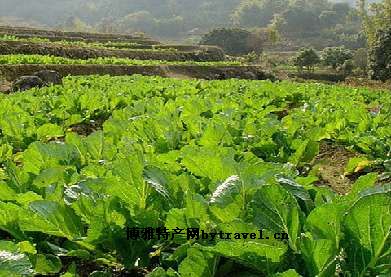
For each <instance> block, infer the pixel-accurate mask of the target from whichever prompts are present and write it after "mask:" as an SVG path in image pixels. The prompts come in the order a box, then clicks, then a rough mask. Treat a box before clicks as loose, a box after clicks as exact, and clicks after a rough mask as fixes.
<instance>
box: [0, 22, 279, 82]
mask: <svg viewBox="0 0 391 277" xmlns="http://www.w3.org/2000/svg"><path fill="white" fill-rule="evenodd" d="M0 53H1V57H0V74H1V75H2V76H3V78H4V77H5V78H6V79H8V80H13V79H15V78H16V77H18V76H21V75H26V74H31V72H34V70H41V69H54V70H57V71H59V72H60V73H62V74H65V75H68V74H71V75H89V74H113V75H122V74H125V75H126V74H133V73H139V74H147V75H156V74H158V75H161V76H176V77H181V78H203V79H226V78H234V77H237V78H247V79H265V78H269V77H270V78H272V76H270V75H268V74H265V73H264V72H263V71H262V70H261V69H260V68H259V67H256V66H245V65H241V64H240V63H238V62H227V61H225V55H224V52H223V51H222V50H221V49H220V48H218V47H213V46H191V45H190V46H189V45H164V44H161V43H159V42H156V41H153V40H152V39H150V38H146V37H142V36H133V35H121V34H91V33H75V32H60V31H49V30H35V29H29V28H16V27H0Z"/></svg>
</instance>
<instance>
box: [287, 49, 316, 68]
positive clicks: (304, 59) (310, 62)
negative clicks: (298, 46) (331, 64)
mask: <svg viewBox="0 0 391 277" xmlns="http://www.w3.org/2000/svg"><path fill="white" fill-rule="evenodd" d="M319 62H320V58H319V55H318V53H316V51H315V50H314V49H313V48H304V49H302V50H301V51H300V52H299V54H298V55H297V57H295V58H294V60H293V63H294V65H295V66H297V68H298V69H299V71H302V70H303V67H305V68H307V70H308V71H314V68H315V65H317V64H318V63H319Z"/></svg>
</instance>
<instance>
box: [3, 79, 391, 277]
mask: <svg viewBox="0 0 391 277" xmlns="http://www.w3.org/2000/svg"><path fill="white" fill-rule="evenodd" d="M390 114H391V97H390V94H389V92H385V91H371V90H367V89H362V88H361V89H349V88H343V87H338V86H326V85H320V84H297V83H291V82H279V83H272V82H270V81H245V80H226V81H199V80H195V81H189V80H175V79H165V78H160V77H143V76H138V75H135V76H131V77H109V76H89V77H68V78H66V79H65V80H64V84H63V86H52V87H48V88H43V89H33V90H30V91H26V92H23V93H16V94H13V95H8V96H5V95H0V130H1V133H0V165H1V166H0V210H1V213H0V230H1V231H0V275H1V276H6V275H9V276H31V275H34V274H38V275H39V274H41V275H50V274H51V275H56V274H57V275H61V274H65V275H63V276H75V275H76V274H77V273H78V274H80V275H81V276H89V274H91V273H93V274H91V275H90V276H142V275H148V276H159V277H160V276H196V277H198V276H199V277H204V276H254V277H255V276H334V275H335V274H343V275H347V276H389V274H390V273H391V271H390V260H391V252H390V249H391V240H390V228H391V217H390V213H391V185H390V177H391V163H390V153H391V127H390V126H391V117H390ZM163 227H164V228H163ZM197 229H200V230H203V231H204V232H202V233H200V234H199V237H197V236H196V235H194V234H195V233H194V232H196V230H197ZM181 230H182V231H183V232H182V231H181ZM260 230H262V232H261V231H260ZM253 233H254V234H255V235H254V237H255V238H253V235H252V234H253ZM191 234H193V236H192V235H191ZM212 234H215V235H212ZM228 234H230V235H228ZM276 234H278V235H277V236H276ZM212 237H213V239H212ZM282 238H283V239H282Z"/></svg>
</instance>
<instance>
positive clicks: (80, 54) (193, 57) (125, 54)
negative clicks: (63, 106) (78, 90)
mask: <svg viewBox="0 0 391 277" xmlns="http://www.w3.org/2000/svg"><path fill="white" fill-rule="evenodd" d="M200 49H202V50H200V51H193V52H180V51H173V52H170V51H164V50H162V51H142V50H138V51H137V50H121V49H101V48H90V47H75V46H67V45H61V44H52V43H30V42H29V43H26V42H21V41H3V42H0V53H1V54H3V55H7V54H8V55H10V54H26V55H36V54H37V55H52V56H57V57H64V58H71V59H90V58H98V57H117V58H129V59H138V60H165V61H222V60H224V53H223V51H222V50H220V49H219V48H213V47H209V48H206V47H205V48H200Z"/></svg>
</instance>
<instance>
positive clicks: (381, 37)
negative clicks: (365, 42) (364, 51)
mask: <svg viewBox="0 0 391 277" xmlns="http://www.w3.org/2000/svg"><path fill="white" fill-rule="evenodd" d="M369 67H370V72H369V75H370V77H371V79H374V80H381V81H385V80H390V79H391V28H389V29H388V30H386V31H379V32H378V34H377V36H376V41H375V43H374V44H373V46H372V47H371V49H370V55H369Z"/></svg>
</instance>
